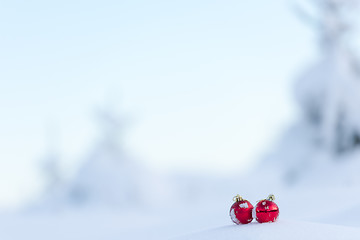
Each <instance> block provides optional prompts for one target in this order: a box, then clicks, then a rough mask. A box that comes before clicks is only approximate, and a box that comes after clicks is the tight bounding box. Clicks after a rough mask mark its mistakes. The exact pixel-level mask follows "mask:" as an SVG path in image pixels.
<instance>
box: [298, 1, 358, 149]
mask: <svg viewBox="0 0 360 240" xmlns="http://www.w3.org/2000/svg"><path fill="white" fill-rule="evenodd" d="M311 2H312V3H313V6H315V11H313V12H314V13H312V14H311V13H309V12H311V10H300V11H298V12H299V13H301V14H300V16H302V17H303V18H305V19H307V20H310V22H311V23H312V25H313V26H315V28H316V30H317V31H318V33H319V39H320V41H319V42H320V44H319V45H320V49H321V58H320V60H319V61H318V62H317V63H316V64H314V65H313V66H312V67H310V68H309V69H308V70H307V71H305V72H304V73H303V74H302V75H301V76H300V77H299V78H298V81H297V84H296V89H295V90H296V92H295V94H296V99H297V101H298V103H299V104H300V106H301V110H302V111H303V113H304V116H305V119H306V121H307V122H308V124H309V125H311V126H312V127H313V129H314V130H315V131H316V134H315V135H316V137H317V140H318V141H319V142H320V143H321V145H322V146H323V147H325V148H327V149H328V150H330V151H332V152H334V153H338V154H341V153H344V152H347V151H350V150H352V149H354V148H355V147H359V146H360V107H359V106H360V63H359V61H358V59H357V57H356V55H355V52H354V50H353V48H352V46H351V43H352V42H351V37H352V35H351V34H353V32H352V31H351V30H353V29H354V28H355V26H354V25H355V24H356V17H357V16H359V12H356V11H354V8H355V6H356V5H357V3H358V1H356V0H313V1H311ZM297 9H303V8H301V7H299V8H297ZM356 14H357V15H356Z"/></svg>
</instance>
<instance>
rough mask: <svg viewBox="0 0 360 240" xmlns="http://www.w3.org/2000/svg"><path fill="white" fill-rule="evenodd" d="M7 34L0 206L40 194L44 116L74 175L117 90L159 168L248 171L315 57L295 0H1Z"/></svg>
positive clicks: (137, 145)
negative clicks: (99, 115)
mask: <svg viewBox="0 0 360 240" xmlns="http://www.w3.org/2000/svg"><path fill="white" fill-rule="evenodd" d="M0 30H1V35H0V44H1V45H0V46H1V49H0V52H1V55H0V109H1V118H0V149H1V151H0V206H14V205H17V204H18V203H20V202H22V201H24V199H28V198H31V197H34V194H36V193H37V192H38V191H39V189H40V186H41V178H40V176H39V174H40V172H39V170H38V168H39V163H40V160H41V158H42V157H44V155H45V154H46V149H47V145H48V144H47V141H48V138H47V137H46V134H47V129H48V128H49V126H55V129H57V133H58V134H57V136H58V138H57V140H56V142H57V143H58V151H59V153H60V154H61V156H62V163H63V165H64V168H65V169H68V170H69V171H74V170H75V169H76V167H77V166H78V165H79V164H80V162H81V161H82V160H83V158H84V157H85V156H86V153H87V151H88V149H89V148H90V147H91V146H92V144H93V143H94V141H95V140H96V136H97V130H98V128H97V125H96V121H95V118H94V111H95V109H96V108H97V107H99V106H103V105H106V103H107V102H108V100H109V98H110V99H113V100H115V101H116V102H118V104H119V109H120V111H121V112H123V114H125V116H127V117H128V118H129V119H131V120H132V123H131V124H129V128H128V129H127V131H126V135H125V136H124V142H125V146H126V149H127V150H128V153H129V154H130V155H133V156H135V157H136V158H139V159H141V161H144V162H145V163H146V164H148V165H150V166H152V167H153V168H157V169H160V170H169V169H170V170H173V169H183V170H188V171H203V172H212V173H217V174H227V173H234V172H236V171H240V172H241V171H242V170H243V169H245V168H246V166H248V165H249V163H250V161H252V160H255V159H257V158H258V157H259V156H261V154H263V153H264V151H266V150H268V149H270V145H271V144H273V143H274V139H275V138H276V137H277V136H278V134H280V133H281V130H282V129H283V128H284V127H286V125H287V124H289V123H290V121H291V119H293V118H294V115H295V112H296V110H295V109H294V103H293V100H292V95H291V90H292V89H291V87H292V83H293V80H294V77H295V76H296V73H297V72H298V71H299V70H300V69H301V68H303V67H304V66H305V65H304V64H306V63H308V61H309V60H311V59H313V56H314V55H315V53H316V51H315V49H316V46H315V41H314V40H315V37H314V35H313V34H312V31H311V29H310V28H307V27H306V26H305V25H303V24H302V23H301V22H300V21H299V20H298V19H297V18H296V17H295V16H294V14H293V13H292V11H291V9H290V4H289V1H286V0H276V1H260V0H251V1H250V0H247V1H245V0H244V1H238V0H233V1H219V0H218V1H188V0H181V1H1V2H0ZM109 95H110V96H109Z"/></svg>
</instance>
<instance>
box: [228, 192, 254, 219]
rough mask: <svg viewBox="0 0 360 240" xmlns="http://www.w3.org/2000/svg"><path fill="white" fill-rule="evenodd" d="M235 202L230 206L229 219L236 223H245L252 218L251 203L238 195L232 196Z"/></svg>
mask: <svg viewBox="0 0 360 240" xmlns="http://www.w3.org/2000/svg"><path fill="white" fill-rule="evenodd" d="M234 201H235V203H234V204H233V205H232V206H231V208H230V217H231V220H232V221H233V222H234V223H236V224H247V223H249V222H251V221H252V220H253V217H252V211H253V209H254V207H253V205H251V203H250V202H249V201H247V200H244V199H242V197H240V196H239V195H237V196H235V197H234Z"/></svg>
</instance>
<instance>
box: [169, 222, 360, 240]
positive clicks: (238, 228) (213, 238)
mask: <svg viewBox="0 0 360 240" xmlns="http://www.w3.org/2000/svg"><path fill="white" fill-rule="evenodd" d="M217 239H221V240H233V239H242V240H247V239H251V240H260V239H266V240H271V239H274V240H275V239H276V240H285V239H286V240H287V239H292V240H297V239H299V240H300V239H301V240H303V239H307V240H311V239H314V240H315V239H316V240H317V239H327V240H336V239H348V240H349V239H360V229H358V228H352V227H345V226H338V225H330V224H320V223H311V222H300V221H285V220H279V221H277V222H275V223H263V224H260V223H256V222H252V223H250V224H247V225H229V226H224V227H220V228H215V229H210V230H206V231H203V232H199V233H195V234H192V235H186V236H182V237H178V238H174V239H173V240H217Z"/></svg>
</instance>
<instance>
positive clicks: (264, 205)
mask: <svg viewBox="0 0 360 240" xmlns="http://www.w3.org/2000/svg"><path fill="white" fill-rule="evenodd" d="M274 200H275V196H274V195H269V197H268V198H267V199H264V200H261V201H259V202H258V203H257V204H256V208H255V214H254V215H255V217H256V221H258V222H259V223H266V222H275V221H276V219H277V218H278V217H279V207H278V206H277V205H276V203H274Z"/></svg>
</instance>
